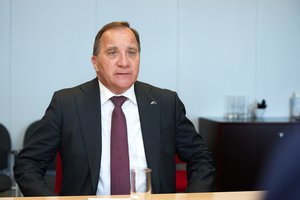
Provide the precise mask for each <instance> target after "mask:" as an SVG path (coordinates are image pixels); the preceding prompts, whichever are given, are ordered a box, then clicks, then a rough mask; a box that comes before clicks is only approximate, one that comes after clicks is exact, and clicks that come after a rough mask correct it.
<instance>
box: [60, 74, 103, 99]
mask: <svg viewBox="0 0 300 200" xmlns="http://www.w3.org/2000/svg"><path fill="white" fill-rule="evenodd" d="M97 88H99V85H98V81H97V78H95V79H92V80H90V81H87V82H84V83H81V84H79V85H76V86H73V87H69V88H63V89H60V90H58V91H56V92H55V93H57V94H64V95H68V94H77V93H80V92H89V91H91V90H95V89H97Z"/></svg>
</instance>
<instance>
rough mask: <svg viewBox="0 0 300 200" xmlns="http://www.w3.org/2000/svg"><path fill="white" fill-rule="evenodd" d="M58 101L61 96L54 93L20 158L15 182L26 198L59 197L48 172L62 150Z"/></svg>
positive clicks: (15, 170)
mask: <svg viewBox="0 0 300 200" xmlns="http://www.w3.org/2000/svg"><path fill="white" fill-rule="evenodd" d="M58 102H59V101H58V95H57V94H54V95H53V98H52V101H51V103H50V105H49V107H48V109H47V111H46V113H45V115H44V117H43V119H42V120H41V123H40V125H39V127H38V128H37V129H36V130H35V132H34V133H33V135H32V137H31V138H32V139H31V140H30V141H29V143H28V145H26V146H25V147H24V148H23V149H22V150H21V151H20V153H19V154H18V156H17V157H16V161H15V164H14V174H15V179H16V182H17V183H18V185H19V187H20V189H21V191H22V193H23V195H24V196H52V195H56V194H55V193H54V191H51V190H50V189H49V187H48V185H47V183H46V180H45V173H46V169H47V166H48V165H49V164H50V163H51V161H52V160H53V159H54V157H55V155H56V152H57V150H58V148H59V135H60V134H59V132H60V124H59V121H60V120H59V116H60V111H59V110H60V109H59V103H58Z"/></svg>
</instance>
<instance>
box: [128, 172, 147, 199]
mask: <svg viewBox="0 0 300 200" xmlns="http://www.w3.org/2000/svg"><path fill="white" fill-rule="evenodd" d="M150 196H151V169H149V168H145V169H132V170H131V189H130V197H131V199H132V200H149V199H150Z"/></svg>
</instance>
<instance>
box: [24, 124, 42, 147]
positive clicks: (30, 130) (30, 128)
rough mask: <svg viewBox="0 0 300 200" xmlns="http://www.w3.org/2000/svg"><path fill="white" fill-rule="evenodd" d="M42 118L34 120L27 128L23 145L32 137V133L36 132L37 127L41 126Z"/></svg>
mask: <svg viewBox="0 0 300 200" xmlns="http://www.w3.org/2000/svg"><path fill="white" fill-rule="evenodd" d="M39 123H40V120H37V121H34V122H32V123H31V124H30V125H29V126H28V127H27V129H26V131H25V135H24V140H23V146H25V145H26V144H27V143H28V142H29V140H30V138H31V137H32V134H33V133H34V132H35V130H36V129H37V127H38V126H39Z"/></svg>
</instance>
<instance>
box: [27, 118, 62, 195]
mask: <svg viewBox="0 0 300 200" xmlns="http://www.w3.org/2000/svg"><path fill="white" fill-rule="evenodd" d="M39 123H40V120H37V121H34V122H32V123H31V124H30V125H29V126H28V128H27V129H26V131H25V135H24V141H23V146H25V145H26V144H27V143H28V142H29V141H30V139H31V137H32V135H33V133H34V132H35V131H36V129H37V128H38V126H39ZM55 174H56V158H55V159H54V160H53V161H52V162H51V164H50V165H49V166H48V168H47V172H46V180H47V182H48V184H49V186H50V188H51V189H53V190H54V187H55Z"/></svg>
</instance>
